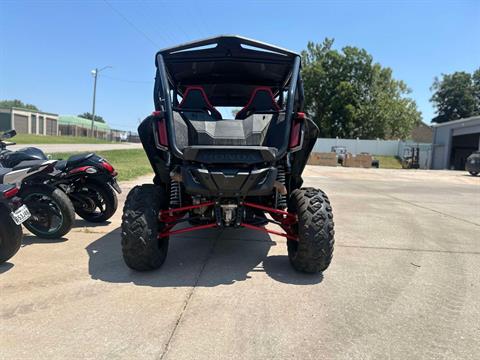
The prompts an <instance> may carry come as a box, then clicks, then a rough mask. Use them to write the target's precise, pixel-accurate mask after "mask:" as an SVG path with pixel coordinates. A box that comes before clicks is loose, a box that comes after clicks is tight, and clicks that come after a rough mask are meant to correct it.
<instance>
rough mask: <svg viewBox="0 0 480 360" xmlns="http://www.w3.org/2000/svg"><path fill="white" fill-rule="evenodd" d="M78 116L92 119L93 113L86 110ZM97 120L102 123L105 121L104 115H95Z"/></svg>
mask: <svg viewBox="0 0 480 360" xmlns="http://www.w3.org/2000/svg"><path fill="white" fill-rule="evenodd" d="M78 117H81V118H84V119H88V120H92V117H93V116H92V114H90V113H89V112H85V113H83V114H79V115H78ZM95 121H96V122H101V123H105V120H104V119H103V117H101V116H98V115H95Z"/></svg>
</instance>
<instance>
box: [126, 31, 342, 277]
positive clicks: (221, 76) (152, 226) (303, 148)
mask: <svg viewBox="0 0 480 360" xmlns="http://www.w3.org/2000/svg"><path fill="white" fill-rule="evenodd" d="M155 64H156V68H157V72H156V78H155V88H154V102H155V112H154V113H153V114H152V115H151V116H149V117H147V118H146V119H145V120H144V121H143V122H142V123H141V125H140V126H139V128H138V132H139V135H140V138H141V141H142V144H143V147H144V149H145V152H146V154H147V156H148V158H149V160H150V163H151V165H152V167H153V170H154V171H155V178H154V184H145V185H141V186H137V187H135V188H134V189H132V190H131V192H130V193H129V194H128V197H127V200H126V203H125V208H124V214H123V223H122V250H123V257H124V259H125V262H126V263H127V265H128V266H129V267H131V268H133V269H135V270H151V269H156V268H158V267H160V266H161V265H162V264H163V262H164V261H165V258H166V256H167V250H168V242H169V237H170V236H171V235H174V234H179V233H184V232H187V231H193V230H199V229H206V228H220V229H221V228H227V227H230V228H248V229H254V230H258V231H264V232H267V233H271V234H275V235H280V236H283V237H285V238H286V239H287V245H288V255H289V258H290V262H291V264H292V265H293V267H294V268H295V269H297V270H299V271H304V272H312V273H313V272H320V271H324V270H325V269H326V268H327V267H328V266H329V264H330V262H331V260H332V253H333V243H334V229H333V228H334V225H333V216H332V208H331V206H330V202H329V200H328V198H327V195H325V193H323V192H322V191H321V190H319V189H314V188H302V183H303V180H302V172H303V170H304V167H305V165H306V162H307V159H308V156H309V154H310V152H311V150H312V147H313V145H314V143H315V141H316V138H317V133H318V128H317V127H316V125H315V124H314V123H313V122H312V121H311V120H310V119H309V118H308V116H307V115H306V114H305V113H304V112H303V99H304V94H303V85H302V79H301V76H300V56H299V55H298V54H296V53H294V52H291V51H288V50H285V49H282V48H279V47H276V46H272V45H268V44H265V43H261V42H257V41H254V40H250V39H246V38H242V37H238V36H220V37H216V38H210V39H206V40H201V41H197V42H192V43H188V44H185V45H180V46H177V47H173V48H169V49H165V50H162V51H160V52H158V53H157V55H156V58H155ZM224 107H234V108H241V110H240V111H238V112H237V114H236V116H235V119H224V118H223V117H222V114H221V113H220V111H219V110H218V109H217V108H224ZM181 222H188V223H189V226H188V227H182V228H180V229H177V230H175V229H174V227H175V225H177V224H179V223H181ZM268 223H271V224H275V225H277V226H278V227H280V228H281V229H283V231H279V230H274V229H270V228H268V227H265V225H268Z"/></svg>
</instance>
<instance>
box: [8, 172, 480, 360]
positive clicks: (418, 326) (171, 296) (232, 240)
mask: <svg viewBox="0 0 480 360" xmlns="http://www.w3.org/2000/svg"><path fill="white" fill-rule="evenodd" d="M306 175H307V176H306V185H308V186H317V187H320V188H322V189H323V190H325V191H326V192H327V193H328V194H329V196H330V198H331V201H332V204H333V209H334V216H335V218H334V220H335V224H336V248H335V253H334V259H333V262H332V265H331V267H330V268H329V269H328V270H327V271H326V272H325V273H324V274H323V275H305V274H300V273H296V272H295V271H293V270H292V269H291V268H290V266H289V264H288V259H287V256H286V254H287V251H286V245H285V241H284V239H283V238H279V237H276V236H271V237H270V236H267V235H265V234H262V233H256V232H252V231H248V230H236V231H223V232H218V231H215V230H207V231H202V232H199V233H190V234H184V235H180V236H175V237H173V238H172V239H171V242H170V251H169V255H168V258H167V261H166V263H165V264H164V266H163V267H162V268H161V269H160V270H158V271H154V272H149V273H136V272H133V271H131V270H129V269H128V268H127V267H126V266H125V265H124V263H123V260H122V258H121V252H120V232H119V224H120V216H121V206H120V208H119V211H118V212H117V214H116V215H115V217H114V218H113V219H112V222H111V223H110V224H107V225H100V226H96V227H84V226H85V225H86V223H84V222H82V221H80V220H79V221H78V222H77V228H76V229H74V231H72V232H71V233H70V234H69V235H68V236H67V237H68V241H67V239H64V240H60V241H45V240H40V239H38V238H36V237H31V236H27V237H26V238H25V240H24V245H23V247H22V248H21V249H20V251H19V253H18V254H17V255H16V256H15V257H14V258H13V259H11V261H10V262H9V263H7V264H4V265H2V266H0V294H1V296H0V333H1V334H2V336H0V358H1V359H21V358H25V359H30V358H40V359H62V358H73V359H78V358H109V359H110V358H122V359H123V358H125V359H385V358H392V359H443V358H445V359H478V354H480V341H479V339H480V325H479V324H480V307H479V306H478V304H479V299H480V275H479V272H478V265H479V264H480V242H479V239H480V178H472V177H468V176H465V173H463V172H446V171H445V172H442V171H405V170H381V169H380V170H376V169H369V170H365V169H345V168H328V167H308V168H307V171H306ZM149 180H150V177H145V178H143V179H139V180H138V181H136V182H138V183H141V182H147V181H149ZM134 183H135V182H130V183H125V184H123V188H124V190H126V191H125V192H124V194H122V197H121V200H123V198H124V197H125V194H126V193H127V191H128V189H129V188H131V187H132V186H133V184H134ZM121 203H122V201H121Z"/></svg>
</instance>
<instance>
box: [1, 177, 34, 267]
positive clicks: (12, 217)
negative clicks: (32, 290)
mask: <svg viewBox="0 0 480 360" xmlns="http://www.w3.org/2000/svg"><path fill="white" fill-rule="evenodd" d="M18 191H19V190H18V188H17V187H16V186H15V185H3V184H2V185H0V223H1V224H2V226H0V264H3V263H4V262H6V261H7V260H9V259H10V258H12V257H13V256H14V255H15V254H16V253H17V251H18V250H19V249H20V245H21V243H22V237H23V234H22V226H21V224H22V223H24V222H25V221H26V220H28V219H29V218H30V217H31V214H30V211H29V210H28V207H27V206H26V205H23V204H22V200H21V199H20V198H18V197H17V196H16V195H17V194H18Z"/></svg>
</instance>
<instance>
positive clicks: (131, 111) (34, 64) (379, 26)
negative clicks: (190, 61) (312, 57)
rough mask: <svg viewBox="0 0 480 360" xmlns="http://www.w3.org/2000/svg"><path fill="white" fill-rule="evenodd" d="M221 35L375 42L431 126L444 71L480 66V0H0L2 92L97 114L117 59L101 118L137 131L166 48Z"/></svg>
mask: <svg viewBox="0 0 480 360" xmlns="http://www.w3.org/2000/svg"><path fill="white" fill-rule="evenodd" d="M109 4H110V5H109ZM112 7H113V8H112ZM119 12H120V14H121V15H120V14H119ZM122 15H123V17H122ZM218 34H239V35H243V36H247V37H251V38H254V39H258V40H262V41H266V42H270V43H272V44H276V45H280V46H282V47H286V48H289V49H292V50H296V51H300V50H302V49H304V48H305V46H306V44H307V42H308V41H309V40H312V41H316V42H320V41H322V40H323V39H324V38H325V37H332V38H335V40H336V47H337V48H341V47H343V46H345V45H354V46H358V47H362V48H365V49H366V50H367V51H368V52H369V53H371V54H372V55H373V57H374V59H375V61H377V62H379V63H381V64H382V65H383V66H388V67H391V68H392V69H393V73H394V76H395V77H396V78H397V79H402V80H404V81H405V82H406V83H407V84H408V86H409V87H410V88H411V89H412V91H413V93H412V96H413V98H414V99H415V100H416V101H417V104H418V106H419V109H420V110H421V111H422V113H423V118H424V121H425V122H427V123H428V122H430V119H431V118H432V116H433V108H432V106H431V104H430V103H429V98H430V96H431V93H430V90H429V88H430V86H431V84H432V81H433V78H434V77H435V76H438V75H440V74H441V73H450V72H453V71H457V70H464V71H469V72H471V71H473V70H474V69H475V68H478V67H479V66H480V1H478V0H477V1H293V0H292V1H281V0H277V1H238V2H234V1H146V0H143V1H113V0H110V1H109V2H108V3H107V2H105V1H102V0H98V1H40V0H37V1H21V0H16V1H5V0H0V36H1V39H0V44H1V45H0V99H13V98H18V99H21V100H23V101H25V102H29V103H33V104H35V105H37V106H38V107H40V108H41V109H42V110H44V111H48V112H55V113H59V114H79V113H82V112H85V111H91V102H92V76H91V74H90V71H91V70H92V69H93V68H95V67H103V66H105V65H111V66H112V67H113V68H112V69H108V70H105V71H104V72H103V73H102V75H101V76H100V78H99V83H98V94H97V114H99V115H102V116H103V117H104V118H105V119H106V120H107V121H108V122H109V123H110V125H111V126H112V127H115V128H120V129H126V130H135V129H136V127H137V124H138V120H139V119H143V118H144V117H145V116H146V115H148V114H149V113H150V112H151V111H152V109H153V101H152V87H153V77H154V54H155V52H156V50H158V49H160V48H163V47H167V46H171V45H175V44H177V43H182V42H186V41H190V40H195V39H198V38H204V37H207V36H212V35H218ZM148 39H150V40H148Z"/></svg>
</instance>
